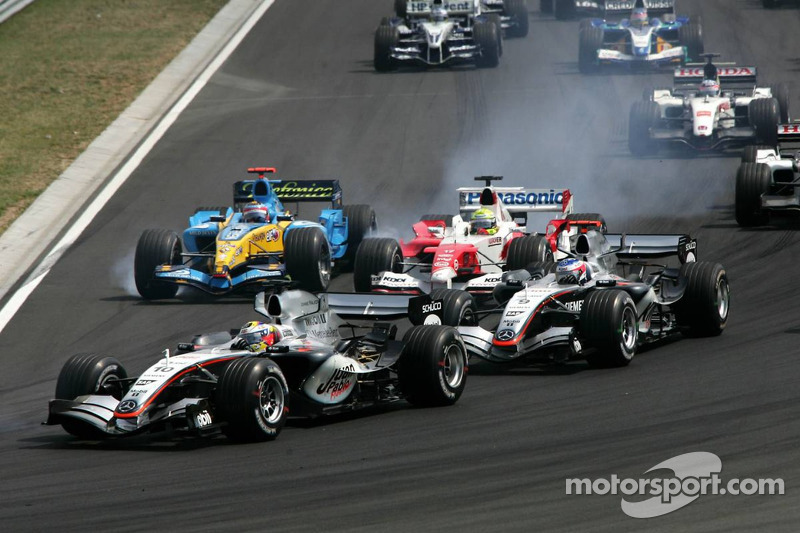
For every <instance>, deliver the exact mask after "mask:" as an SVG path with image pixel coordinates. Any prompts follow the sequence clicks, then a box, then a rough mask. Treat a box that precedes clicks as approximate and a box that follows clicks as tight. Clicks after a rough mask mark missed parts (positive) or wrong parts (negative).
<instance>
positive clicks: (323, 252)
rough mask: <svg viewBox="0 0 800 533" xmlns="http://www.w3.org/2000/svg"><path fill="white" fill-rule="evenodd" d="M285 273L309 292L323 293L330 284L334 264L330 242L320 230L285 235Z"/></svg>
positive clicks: (302, 229) (292, 230) (311, 228)
mask: <svg viewBox="0 0 800 533" xmlns="http://www.w3.org/2000/svg"><path fill="white" fill-rule="evenodd" d="M283 254H284V258H285V261H286V271H287V272H288V274H289V276H290V277H291V278H292V280H293V281H296V282H297V283H298V284H299V285H300V287H301V288H302V289H304V290H307V291H309V292H323V291H325V290H326V289H327V288H328V284H329V283H330V281H331V271H332V270H333V263H332V260H331V249H330V245H329V244H328V239H327V238H326V237H325V234H324V233H323V232H322V230H321V229H320V228H316V227H310V228H309V227H305V228H303V227H300V228H293V229H290V231H288V232H286V233H284V242H283Z"/></svg>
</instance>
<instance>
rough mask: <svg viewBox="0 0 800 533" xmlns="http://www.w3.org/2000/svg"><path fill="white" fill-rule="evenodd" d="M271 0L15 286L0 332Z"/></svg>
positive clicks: (270, 1)
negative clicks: (17, 287) (25, 276)
mask: <svg viewBox="0 0 800 533" xmlns="http://www.w3.org/2000/svg"><path fill="white" fill-rule="evenodd" d="M273 3H275V0H264V3H263V4H262V5H261V6H259V8H258V9H257V10H256V11H254V12H253V14H252V15H251V16H250V18H249V19H247V21H246V22H245V23H244V25H242V27H241V28H240V29H239V31H238V32H236V34H235V35H234V36H233V37H232V38H231V40H230V41H228V43H227V44H226V45H225V47H224V48H223V49H222V50H221V51H220V53H219V54H217V57H215V58H214V60H213V61H212V62H211V63H210V64H209V65H208V67H206V69H205V70H204V71H203V72H202V73H201V74H200V76H198V78H197V79H196V80H195V81H194V83H193V84H192V85H191V86H190V87H189V89H188V90H187V91H186V92H185V93H184V94H183V96H181V98H180V99H179V100H178V101H177V102H175V105H173V106H172V108H171V109H170V110H169V111H168V112H167V113H166V114H165V115H164V117H162V119H161V120H160V121H159V123H158V124H157V125H156V127H155V128H153V131H152V132H150V134H149V135H148V136H147V137H146V138H145V140H144V141H143V142H142V144H141V145H140V146H139V148H138V149H137V150H136V151H135V152H134V153H133V155H132V156H131V157H130V159H128V161H127V162H126V163H125V164H124V165H123V166H122V168H120V169H119V172H117V173H116V174H115V175H114V177H113V178H112V179H111V181H109V182H108V184H107V185H106V186H105V187H104V188H103V190H102V191H100V193H99V194H98V195H97V197H95V199H94V200H93V201H92V203H91V204H89V206H88V207H87V208H86V210H85V211H84V212H83V214H82V215H81V216H80V218H78V220H76V221H75V223H74V224H73V225H72V226H71V227H70V228H69V230H68V231H67V233H66V234H65V235H64V236H63V237H62V238H61V240H60V241H58V244H56V245H55V246H54V247H53V249H52V251H51V252H50V253H49V254H47V256H46V257H45V258H44V259H42V261H41V262H40V263H39V264H38V265H37V266H36V267H34V269H33V273H32V274H31V275H30V276H29V277H28V279H27V280H26V281H25V283H23V285H22V286H21V287H20V288H19V289H17V291H16V292H15V293H14V295H13V296H12V297H11V298H9V300H8V303H6V305H5V306H4V307H3V309H1V310H0V332H2V331H3V330H4V329H5V327H6V326H7V325H8V323H9V322H10V321H11V319H12V318H14V315H15V314H16V313H17V311H19V308H20V307H22V304H24V303H25V301H26V300H27V299H28V297H29V296H30V295H31V294H32V293H33V291H34V290H36V287H38V286H39V284H40V283H41V282H42V280H43V279H44V278H45V276H47V274H48V273H49V272H50V269H51V268H52V267H53V265H55V264H56V262H57V261H58V260H59V259H60V258H61V256H62V255H64V252H66V251H67V249H69V247H70V246H72V244H73V243H74V242H75V241H76V240H77V239H78V237H80V235H81V233H83V231H84V230H85V229H86V227H87V226H88V225H89V224H90V223H91V222H92V220H94V217H95V216H97V213H99V212H100V210H101V209H102V208H103V206H105V205H106V203H107V202H108V201H109V200H110V199H111V197H112V196H114V194H115V193H116V192H117V190H119V188H120V187H122V185H123V184H124V183H125V182H126V181H127V180H128V178H129V177H130V176H131V174H133V171H134V170H136V168H137V167H138V166H139V165H140V164H141V162H142V161H143V160H144V158H145V157H147V154H148V153H150V150H152V149H153V147H154V146H155V145H156V144H157V143H158V141H159V140H161V137H163V136H164V134H165V133H166V132H167V130H168V129H169V128H170V126H172V124H173V123H174V122H175V121H176V120H177V119H178V117H179V116H180V114H181V113H182V112H183V111H184V109H186V107H187V106H188V105H189V104H190V103H191V102H192V100H194V98H195V96H197V94H198V93H199V92H200V91H201V90H202V89H203V87H205V85H206V83H208V80H210V79H211V76H213V75H214V73H215V72H216V71H217V70H218V69H219V67H220V66H221V65H222V63H224V62H225V60H227V59H228V57H230V55H231V54H232V53H233V51H234V50H236V47H237V46H239V44H240V43H241V42H242V41H243V40H244V38H245V37H246V36H247V34H248V33H249V32H250V30H251V29H253V26H255V25H256V23H257V22H258V21H259V19H260V18H261V16H262V15H263V14H264V13H265V12H266V11H267V9H269V8H270V7H271V6H272V4H273Z"/></svg>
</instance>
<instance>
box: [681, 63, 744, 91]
mask: <svg viewBox="0 0 800 533" xmlns="http://www.w3.org/2000/svg"><path fill="white" fill-rule="evenodd" d="M706 65H707V64H706V63H687V64H686V65H685V66H683V67H676V68H675V71H674V72H673V74H672V81H673V83H674V84H675V85H676V86H677V85H683V86H686V85H697V84H699V83H700V82H701V81H703V77H704V72H705V69H704V67H705V66H706ZM716 67H717V76H718V77H719V83H720V86H721V87H723V88H725V86H730V85H740V86H744V85H749V86H752V85H755V84H756V79H757V76H756V74H757V73H756V67H742V66H738V65H735V64H729V65H719V64H717V65H716Z"/></svg>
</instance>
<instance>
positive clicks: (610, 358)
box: [580, 289, 639, 368]
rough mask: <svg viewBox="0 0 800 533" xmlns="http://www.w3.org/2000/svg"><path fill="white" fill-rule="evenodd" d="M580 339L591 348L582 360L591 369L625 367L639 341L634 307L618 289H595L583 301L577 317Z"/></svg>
mask: <svg viewBox="0 0 800 533" xmlns="http://www.w3.org/2000/svg"><path fill="white" fill-rule="evenodd" d="M580 331H581V335H582V338H583V339H584V340H585V341H586V342H588V343H589V345H590V346H591V347H593V348H595V350H594V352H590V353H588V354H587V356H586V361H587V362H588V363H589V365H590V366H593V367H595V368H609V367H621V366H626V365H628V364H629V363H630V362H631V360H632V359H633V356H634V355H636V348H637V347H638V341H639V324H638V321H637V318H636V306H635V305H634V303H633V299H632V298H631V297H630V295H629V294H628V293H627V292H625V291H621V290H616V289H609V290H598V291H594V292H591V293H589V295H588V296H587V297H586V299H585V300H584V301H583V307H582V308H581V318H580Z"/></svg>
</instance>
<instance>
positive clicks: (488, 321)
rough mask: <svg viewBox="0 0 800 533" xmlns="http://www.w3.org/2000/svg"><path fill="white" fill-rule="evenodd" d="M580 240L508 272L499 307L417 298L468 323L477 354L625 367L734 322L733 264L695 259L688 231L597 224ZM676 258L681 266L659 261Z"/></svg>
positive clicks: (466, 298)
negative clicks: (613, 230) (643, 353)
mask: <svg viewBox="0 0 800 533" xmlns="http://www.w3.org/2000/svg"><path fill="white" fill-rule="evenodd" d="M573 241H574V246H573V248H572V249H571V250H569V252H570V253H571V255H572V257H571V258H570V259H565V260H563V261H561V262H559V263H558V264H557V265H556V264H554V263H552V262H550V263H539V264H534V265H531V266H530V267H529V268H528V269H527V270H520V271H511V272H508V273H506V274H505V275H504V280H503V282H502V283H501V284H499V285H498V286H497V287H496V288H495V291H494V295H495V300H496V301H497V302H498V303H499V304H500V306H499V307H498V308H496V309H494V310H489V311H478V310H477V308H476V306H475V304H474V302H473V301H472V297H471V295H469V294H468V293H466V292H464V291H449V292H448V293H445V294H440V295H439V299H438V300H432V301H425V300H424V299H428V300H431V299H430V297H429V296H420V297H418V298H419V299H421V301H420V302H419V303H416V304H415V305H418V306H423V305H426V306H428V307H437V308H438V310H437V312H436V314H437V316H438V317H439V318H440V319H441V322H442V323H451V324H459V325H458V331H459V332H460V333H461V335H462V337H463V338H464V342H465V343H466V346H467V350H468V352H469V353H470V355H475V356H477V357H480V358H481V359H484V360H486V361H490V362H493V363H506V364H514V363H516V364H531V363H541V362H545V363H563V362H566V361H569V360H571V359H580V358H585V359H586V360H587V361H588V362H589V364H590V365H592V366H597V367H606V366H624V365H627V364H628V363H630V361H631V360H632V359H633V357H634V355H635V354H636V352H637V350H638V349H639V348H640V347H641V346H642V345H644V344H647V343H651V342H654V341H658V340H661V339H664V338H666V337H667V336H670V335H673V334H675V333H678V332H684V333H687V334H691V335H708V336H713V335H719V334H720V333H722V331H723V330H724V329H725V326H726V324H727V320H728V309H729V303H730V297H729V286H728V277H727V274H726V272H725V269H724V268H723V267H722V266H721V265H720V264H718V263H699V262H695V258H696V255H695V254H696V250H697V243H696V241H694V240H693V239H691V238H690V237H688V236H687V235H627V236H626V235H620V234H616V235H613V234H608V235H605V236H604V235H602V234H600V233H599V232H596V231H590V232H588V233H585V234H580V235H578V236H577V237H576V238H575V239H573ZM670 256H674V257H677V258H678V259H679V261H680V266H679V267H674V268H668V267H667V266H665V265H662V264H656V263H654V261H655V260H656V259H658V258H665V257H670ZM621 274H626V275H621ZM498 317H499V320H498V319H497V318H498ZM411 318H412V321H413V319H414V316H413V314H412V316H411ZM417 320H419V319H417ZM425 320H426V321H427V322H428V323H430V322H431V320H430V318H426V319H425ZM484 326H485V327H484Z"/></svg>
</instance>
